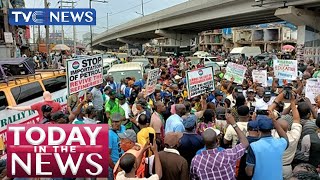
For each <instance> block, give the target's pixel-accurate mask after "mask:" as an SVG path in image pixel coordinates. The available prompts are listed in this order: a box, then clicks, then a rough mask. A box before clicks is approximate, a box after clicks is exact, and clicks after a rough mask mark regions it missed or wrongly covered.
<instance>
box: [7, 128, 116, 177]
mask: <svg viewBox="0 0 320 180" xmlns="http://www.w3.org/2000/svg"><path fill="white" fill-rule="evenodd" d="M108 127H109V126H108V125H107V124H106V125H102V124H98V125H91V124H90V125H87V124H81V125H75V124H27V125H26V124H15V125H11V124H10V125H8V132H7V133H8V141H7V152H8V155H7V171H8V176H9V177H23V178H26V177H44V178H58V177H68V178H75V177H107V176H108V168H105V167H108V160H109V159H108V158H109V156H110V155H109V152H108V151H109V145H108V134H109V133H108Z"/></svg>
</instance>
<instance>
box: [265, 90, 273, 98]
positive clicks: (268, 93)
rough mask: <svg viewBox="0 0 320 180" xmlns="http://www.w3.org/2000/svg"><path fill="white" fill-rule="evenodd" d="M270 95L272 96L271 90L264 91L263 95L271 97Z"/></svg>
mask: <svg viewBox="0 0 320 180" xmlns="http://www.w3.org/2000/svg"><path fill="white" fill-rule="evenodd" d="M271 96H272V93H271V91H265V92H264V97H271Z"/></svg>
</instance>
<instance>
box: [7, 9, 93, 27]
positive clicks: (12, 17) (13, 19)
mask: <svg viewBox="0 0 320 180" xmlns="http://www.w3.org/2000/svg"><path fill="white" fill-rule="evenodd" d="M9 24H10V25H96V11H95V10H94V9H89V8H82V9H80V8H75V9H57V8H55V9H53V8H52V9H51V8H50V9H45V8H37V9H30V8H14V9H9Z"/></svg>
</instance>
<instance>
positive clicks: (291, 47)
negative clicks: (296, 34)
mask: <svg viewBox="0 0 320 180" xmlns="http://www.w3.org/2000/svg"><path fill="white" fill-rule="evenodd" d="M294 49H295V47H294V46H292V45H289V44H288V45H284V46H282V50H290V51H292V50H294Z"/></svg>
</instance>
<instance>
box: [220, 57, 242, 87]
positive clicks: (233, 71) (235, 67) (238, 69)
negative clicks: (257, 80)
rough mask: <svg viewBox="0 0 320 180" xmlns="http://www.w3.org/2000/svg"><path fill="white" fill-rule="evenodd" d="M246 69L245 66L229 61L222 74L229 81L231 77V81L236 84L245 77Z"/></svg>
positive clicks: (240, 82)
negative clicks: (224, 72)
mask: <svg viewBox="0 0 320 180" xmlns="http://www.w3.org/2000/svg"><path fill="white" fill-rule="evenodd" d="M246 71H247V67H245V66H242V65H239V64H235V63H232V62H229V63H228V65H227V68H226V74H225V75H224V78H226V79H227V80H229V81H230V80H231V78H232V77H233V79H234V81H233V82H235V83H237V84H242V82H243V80H244V78H245V77H244V74H245V73H246Z"/></svg>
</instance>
